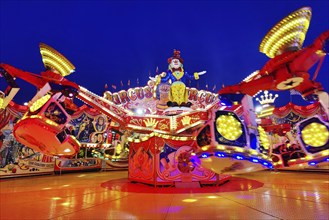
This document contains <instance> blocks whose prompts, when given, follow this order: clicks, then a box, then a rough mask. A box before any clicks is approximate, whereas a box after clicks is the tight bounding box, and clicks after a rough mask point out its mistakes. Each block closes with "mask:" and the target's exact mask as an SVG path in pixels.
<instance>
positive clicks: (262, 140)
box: [258, 126, 270, 150]
mask: <svg viewBox="0 0 329 220" xmlns="http://www.w3.org/2000/svg"><path fill="white" fill-rule="evenodd" d="M258 133H259V139H260V143H261V144H262V146H263V147H264V148H265V149H266V150H267V149H268V148H269V147H270V142H269V140H268V137H267V134H266V132H265V130H264V128H263V127H261V126H258Z"/></svg>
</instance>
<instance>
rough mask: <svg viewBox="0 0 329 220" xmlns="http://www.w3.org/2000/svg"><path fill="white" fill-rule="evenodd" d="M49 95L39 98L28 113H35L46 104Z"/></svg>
mask: <svg viewBox="0 0 329 220" xmlns="http://www.w3.org/2000/svg"><path fill="white" fill-rule="evenodd" d="M50 97H51V96H50V95H49V94H47V95H45V96H42V97H41V98H39V99H38V100H36V101H35V102H34V103H33V104H32V105H31V107H30V111H31V112H35V111H36V110H38V109H39V108H41V107H42V106H43V105H44V104H46V103H47V101H48V100H49V99H50Z"/></svg>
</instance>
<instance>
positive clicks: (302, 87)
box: [218, 30, 329, 98]
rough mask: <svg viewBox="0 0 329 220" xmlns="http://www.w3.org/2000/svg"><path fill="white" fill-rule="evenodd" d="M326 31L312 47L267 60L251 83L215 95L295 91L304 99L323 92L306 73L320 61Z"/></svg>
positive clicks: (323, 52)
mask: <svg viewBox="0 0 329 220" xmlns="http://www.w3.org/2000/svg"><path fill="white" fill-rule="evenodd" d="M328 40H329V30H327V31H325V32H323V33H322V34H321V35H320V36H319V37H318V38H317V39H316V40H315V41H314V43H313V44H312V45H310V46H308V47H306V48H304V49H302V50H299V51H296V52H286V53H283V54H281V55H278V56H276V57H274V58H273V59H271V60H269V61H268V62H267V63H266V65H265V66H264V67H263V68H262V69H261V70H260V71H259V73H258V74H257V75H255V76H253V77H252V79H251V80H249V81H247V82H245V81H243V82H241V83H239V84H237V85H232V86H227V87H225V88H223V89H221V90H220V91H219V92H218V93H219V94H220V95H223V94H240V93H242V94H248V95H250V96H253V95H255V94H256V93H257V92H258V91H260V90H288V89H292V88H293V89H295V90H297V91H299V92H300V93H301V94H302V95H303V97H304V98H306V97H307V96H309V95H311V94H314V93H316V92H317V91H321V90H323V88H322V85H321V83H319V82H315V81H314V80H311V79H310V76H309V73H308V71H309V69H310V68H311V67H313V66H314V65H315V64H316V63H318V62H319V61H320V60H321V59H323V58H324V56H325V54H326V53H328V51H325V50H326V49H325V46H326V45H325V44H326V42H328Z"/></svg>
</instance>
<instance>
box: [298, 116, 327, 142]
mask: <svg viewBox="0 0 329 220" xmlns="http://www.w3.org/2000/svg"><path fill="white" fill-rule="evenodd" d="M302 138H303V141H304V142H305V143H306V144H307V145H310V146H312V147H321V146H323V145H325V144H326V143H327V142H328V139H329V131H328V129H327V127H326V126H325V125H323V124H320V123H316V122H313V123H311V124H308V125H307V126H305V128H304V129H303V130H302Z"/></svg>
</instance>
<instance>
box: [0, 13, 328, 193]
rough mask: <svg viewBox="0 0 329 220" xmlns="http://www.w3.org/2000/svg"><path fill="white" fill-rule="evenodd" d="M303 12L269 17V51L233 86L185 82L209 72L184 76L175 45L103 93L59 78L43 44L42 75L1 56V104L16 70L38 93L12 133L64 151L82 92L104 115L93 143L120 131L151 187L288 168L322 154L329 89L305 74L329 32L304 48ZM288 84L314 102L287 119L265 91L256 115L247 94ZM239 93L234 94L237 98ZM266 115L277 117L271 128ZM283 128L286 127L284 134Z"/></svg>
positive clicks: (135, 172)
mask: <svg viewBox="0 0 329 220" xmlns="http://www.w3.org/2000/svg"><path fill="white" fill-rule="evenodd" d="M310 18H311V10H310V8H302V9H299V10H298V11H295V12H293V13H292V14H290V15H289V16H287V17H286V18H284V19H283V20H282V21H280V22H279V23H278V24H277V25H275V26H274V28H273V29H272V30H271V31H270V32H269V33H268V34H267V35H266V36H265V38H264V40H263V41H262V43H261V47H260V50H261V52H264V53H266V54H267V55H268V56H269V57H270V58H272V59H271V60H270V61H269V62H268V63H267V64H266V65H265V66H264V67H263V68H262V69H261V70H260V71H256V72H255V73H253V74H252V75H250V76H249V77H247V78H246V79H245V80H243V81H242V82H241V83H239V84H237V85H233V86H228V87H225V88H223V89H221V90H220V91H219V94H215V93H212V92H209V91H204V90H198V89H196V88H189V87H187V86H186V84H185V81H186V80H198V79H199V77H206V75H204V74H205V73H206V71H201V72H195V73H194V74H193V75H189V74H188V73H187V72H185V70H184V68H183V63H184V60H183V58H182V57H181V54H180V51H178V50H174V53H173V55H172V56H171V57H170V58H169V59H168V64H169V67H168V70H166V71H164V72H162V73H159V74H156V75H155V76H154V77H150V80H149V81H148V83H147V85H145V86H143V87H136V88H129V89H128V90H121V91H119V92H115V93H112V92H110V91H106V92H105V93H104V95H103V97H101V96H98V95H96V94H94V93H92V92H90V91H89V90H88V89H86V88H84V87H82V86H79V85H77V84H76V83H73V82H71V81H69V80H67V79H65V78H64V77H65V76H67V75H68V74H70V73H72V72H73V71H74V69H75V68H74V66H73V65H72V64H71V63H70V62H69V61H68V60H67V59H66V58H65V57H64V56H63V55H62V54H60V53H59V52H58V51H56V50H55V49H53V48H51V47H50V46H48V45H45V44H40V51H41V55H42V59H43V62H44V65H45V67H46V69H47V70H46V71H45V72H43V73H41V75H37V74H33V73H29V72H25V71H22V70H19V69H17V68H15V67H12V66H10V65H8V64H1V66H0V67H1V68H0V70H1V75H2V76H4V79H5V80H6V81H7V82H8V84H9V87H10V89H7V90H6V91H7V94H5V95H4V96H3V97H4V98H2V100H5V101H3V104H2V108H6V106H7V105H8V103H9V101H8V100H9V99H12V97H13V96H14V93H15V92H17V91H16V90H15V91H14V90H13V89H15V88H17V85H16V84H15V82H14V79H15V78H21V79H23V80H25V81H27V82H29V83H31V84H33V85H35V86H36V87H37V88H38V92H37V94H36V95H35V97H34V98H33V99H32V100H31V101H30V102H29V105H28V111H27V112H26V113H25V114H24V116H23V117H22V118H21V119H20V120H19V121H18V122H17V123H15V125H14V130H13V133H14V135H15V138H16V139H17V141H19V142H20V143H22V144H24V145H26V146H29V147H31V148H33V149H34V150H36V151H39V152H43V153H45V154H49V155H56V156H60V157H65V156H66V157H69V156H72V155H75V154H77V153H78V152H79V149H80V147H81V143H80V141H79V140H78V139H77V138H76V135H72V133H71V132H70V129H69V128H70V126H72V124H73V123H72V118H73V119H74V118H75V114H77V113H76V112H77V110H78V109H79V108H78V107H77V106H76V105H75V104H74V103H73V99H74V98H78V99H80V100H82V101H83V102H84V103H86V104H88V105H90V106H92V107H93V109H94V111H97V112H99V113H102V114H103V115H104V116H105V118H103V119H101V121H102V122H99V121H98V120H95V121H94V122H93V123H94V124H93V128H94V130H93V131H94V133H93V134H94V136H93V138H92V139H93V140H94V143H103V142H102V140H104V138H106V137H107V136H108V134H109V133H107V132H105V131H107V130H106V129H107V128H112V129H116V130H118V131H120V132H122V133H125V135H126V139H125V141H126V143H127V144H128V145H129V155H128V159H129V167H128V169H129V177H128V178H129V180H130V181H135V182H143V183H148V184H152V185H176V186H177V187H184V186H189V187H199V186H200V185H202V184H220V183H223V182H225V181H226V180H228V179H229V175H231V174H239V173H246V172H253V171H257V170H262V169H272V168H274V167H275V168H281V167H289V160H293V159H295V160H296V161H297V160H298V163H297V162H295V163H293V162H291V161H290V165H291V166H292V165H294V164H307V163H312V162H314V163H319V162H321V163H322V162H327V161H328V155H329V141H328V139H329V132H328V129H329V126H328V103H326V101H325V97H328V94H327V93H326V92H324V91H323V89H322V86H321V84H320V83H318V82H315V78H316V75H315V76H314V77H313V79H310V76H309V74H308V70H309V69H310V68H311V67H312V66H313V65H315V64H316V63H317V62H319V60H321V59H323V58H324V55H325V54H326V52H325V49H324V42H325V41H326V40H327V39H328V37H329V31H326V32H324V33H323V34H321V35H320V37H319V38H317V39H316V40H315V42H314V44H312V45H310V46H308V47H306V48H304V49H301V46H302V43H303V41H304V38H305V34H306V31H307V29H308V25H309V22H310ZM282 36H285V37H283V38H282ZM277 39H280V40H277ZM304 63H307V64H308V65H304ZM316 74H317V73H316ZM273 82H275V83H273ZM290 89H294V90H296V91H298V92H300V93H301V94H302V96H303V97H304V98H305V99H307V100H313V101H314V100H315V99H316V98H317V99H318V102H317V103H318V104H316V105H317V106H318V110H317V111H314V112H312V114H305V115H304V116H305V117H301V118H300V119H299V120H298V121H295V123H293V124H289V123H287V120H288V119H287V120H281V121H280V120H278V119H277V118H276V119H274V118H271V117H270V116H271V115H273V112H274V111H275V110H274V109H275V108H274V107H271V106H270V104H271V103H272V104H273V102H269V100H271V101H274V100H273V98H272V96H271V97H270V95H268V93H266V94H265V96H266V98H264V97H265V96H264V97H263V98H262V102H263V104H264V105H265V104H266V105H265V106H263V110H262V114H258V115H257V114H256V113H255V108H254V104H253V96H256V95H257V94H258V92H259V91H260V90H276V91H278V90H290ZM237 94H238V95H237ZM237 96H239V97H240V99H235V97H237ZM242 96H243V98H241V97H242ZM6 98H7V99H6ZM315 101H316V100H315ZM266 102H267V103H266ZM277 111H278V112H280V110H277ZM278 115H279V113H278ZM76 120H78V119H76ZM79 120H80V119H79ZM87 120H88V118H87ZM273 121H275V122H276V123H278V124H276V125H275V126H273ZM82 122H83V119H81V123H82ZM104 122H106V123H104ZM97 123H99V124H97ZM82 124H83V123H82ZM105 124H106V126H105V127H104V125H105ZM287 124H289V126H288V125H287ZM86 125H87V123H86V124H85V125H83V126H86ZM83 126H82V125H81V129H82V130H81V132H83V130H84V129H85V127H83ZM102 126H103V127H102ZM280 126H281V127H280ZM312 129H313V130H312ZM282 130H285V131H286V132H285V133H284V134H283V133H282V134H281V133H280V132H279V131H282ZM314 131H318V133H321V135H320V136H321V137H320V136H317V137H318V139H319V141H317V142H316V143H315V142H314V141H312V140H311V139H310V138H309V136H312V135H314ZM79 132H80V131H79ZM287 133H290V134H292V133H294V134H295V138H290V139H289V137H290V136H289V135H288V136H289V137H288V136H287ZM78 134H79V135H80V134H82V133H78ZM79 135H78V136H79ZM296 135H297V136H296ZM274 136H278V139H280V138H281V137H283V136H287V138H288V139H289V141H291V143H290V144H291V145H292V144H293V143H292V142H293V141H295V142H296V143H297V144H298V146H299V149H300V150H301V151H302V150H303V154H302V153H300V154H298V157H297V156H294V157H290V159H289V160H287V159H286V158H284V157H285V156H283V155H281V154H280V155H279V154H278V153H276V152H277V151H275V149H276V147H277V145H278V144H279V142H275V141H274V140H272V139H273V138H272V137H274ZM281 139H282V138H281ZM281 142H282V141H281ZM281 142H280V143H281ZM296 149H297V148H296ZM105 150H106V149H105ZM296 155H297V154H296ZM303 158H304V159H303Z"/></svg>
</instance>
